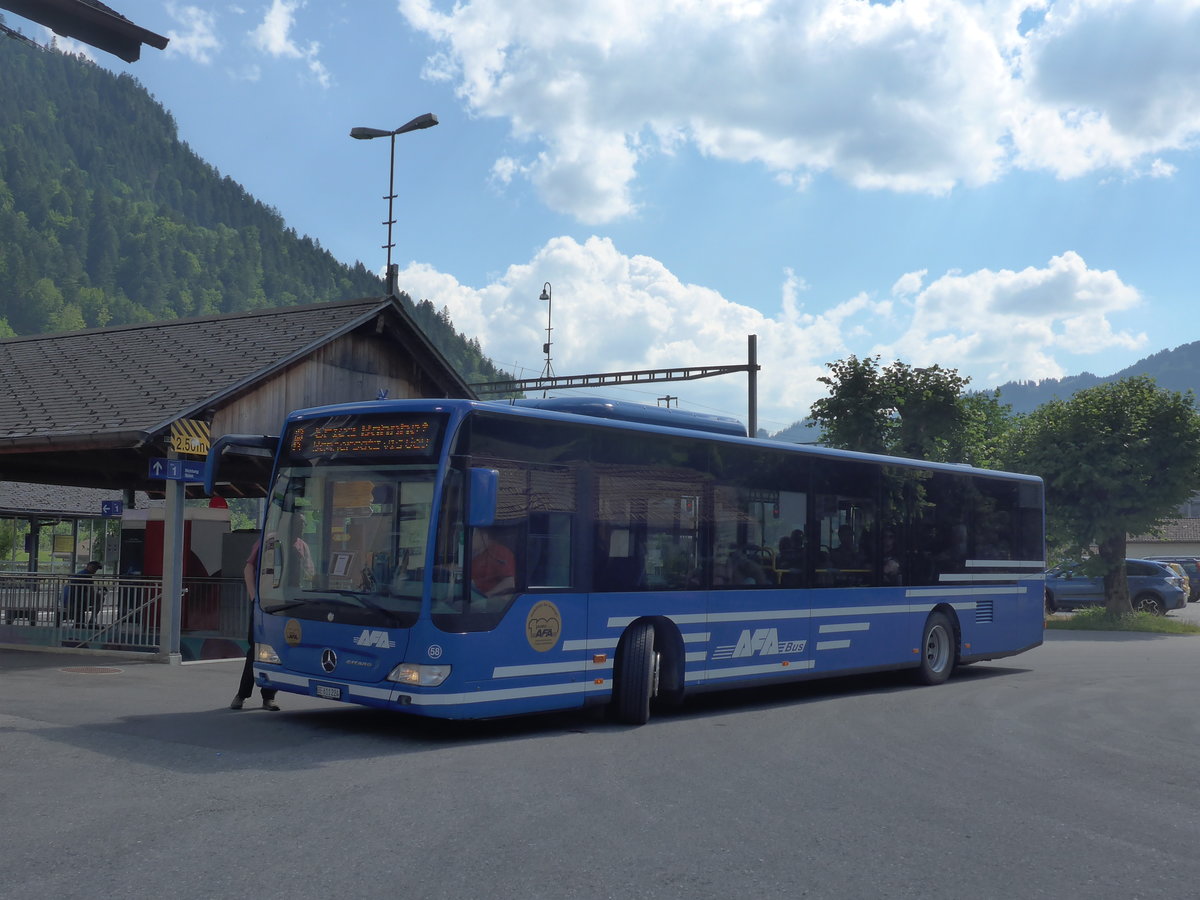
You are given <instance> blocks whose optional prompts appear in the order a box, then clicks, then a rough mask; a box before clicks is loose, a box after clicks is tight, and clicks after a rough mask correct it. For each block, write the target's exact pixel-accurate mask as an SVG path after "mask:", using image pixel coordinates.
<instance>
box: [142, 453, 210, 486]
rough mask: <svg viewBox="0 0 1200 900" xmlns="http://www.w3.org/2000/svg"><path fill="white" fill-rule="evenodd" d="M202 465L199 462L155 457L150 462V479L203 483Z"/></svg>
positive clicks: (202, 463) (201, 462)
mask: <svg viewBox="0 0 1200 900" xmlns="http://www.w3.org/2000/svg"><path fill="white" fill-rule="evenodd" d="M204 465H205V463H204V462H203V461H201V460H191V459H163V458H162V457H159V456H156V457H154V458H153V459H151V460H150V477H151V478H160V479H162V480H163V481H188V482H201V481H204Z"/></svg>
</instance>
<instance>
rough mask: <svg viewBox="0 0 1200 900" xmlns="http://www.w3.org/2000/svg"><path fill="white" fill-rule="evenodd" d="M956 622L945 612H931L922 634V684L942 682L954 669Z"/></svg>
mask: <svg viewBox="0 0 1200 900" xmlns="http://www.w3.org/2000/svg"><path fill="white" fill-rule="evenodd" d="M954 645H955V640H954V623H953V622H951V621H950V617H949V616H947V615H946V614H945V613H943V612H934V613H930V615H929V618H928V619H926V620H925V630H924V632H922V635H921V651H920V652H921V663H920V665H919V666H918V667H917V680H918V681H919V682H920V683H921V684H941V683H942V682H943V681H945V680H946V679H947V678H949V677H950V673H951V671H953V669H954V662H955V658H956V657H957V656H958V654H957V653H956V652H955V646H954Z"/></svg>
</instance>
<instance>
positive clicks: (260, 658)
mask: <svg viewBox="0 0 1200 900" xmlns="http://www.w3.org/2000/svg"><path fill="white" fill-rule="evenodd" d="M254 661H255V662H260V663H272V664H273V665H276V666H277V665H279V654H278V653H276V652H275V648H274V647H272V646H271V645H270V644H255V645H254Z"/></svg>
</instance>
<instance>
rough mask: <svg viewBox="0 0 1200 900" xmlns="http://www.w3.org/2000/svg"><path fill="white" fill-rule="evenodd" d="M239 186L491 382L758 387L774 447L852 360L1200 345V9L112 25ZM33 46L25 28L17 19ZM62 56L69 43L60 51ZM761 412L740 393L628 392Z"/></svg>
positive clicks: (199, 10) (749, 5) (143, 20)
mask: <svg viewBox="0 0 1200 900" xmlns="http://www.w3.org/2000/svg"><path fill="white" fill-rule="evenodd" d="M109 5H110V6H112V7H114V8H116V9H117V10H118V11H119V12H121V13H122V14H124V15H125V16H127V17H128V18H130V19H132V20H133V21H134V22H136V23H138V24H139V25H142V26H144V27H146V28H149V29H150V30H152V31H156V32H158V33H160V34H164V35H167V36H169V37H170V38H171V43H170V45H169V47H168V49H167V50H166V51H162V52H160V51H156V50H153V49H150V48H147V49H146V50H144V52H143V57H142V59H141V60H140V61H138V62H137V63H134V64H131V65H126V64H124V63H122V62H121V61H119V60H117V59H116V58H114V57H110V56H107V55H105V54H103V53H101V52H99V51H95V50H90V49H89V48H79V49H80V51H81V52H85V53H87V54H88V55H89V56H90V57H91V58H93V59H95V61H96V62H98V63H99V64H101V65H104V66H106V67H108V68H110V69H113V70H114V71H128V72H129V73H130V74H132V75H134V76H135V77H136V78H137V79H139V80H140V81H141V82H142V83H143V84H144V85H145V86H146V88H147V89H148V90H149V91H150V92H151V93H152V94H153V95H154V96H155V97H156V98H157V99H158V100H159V101H160V102H161V103H163V105H164V106H166V107H167V108H168V109H169V110H170V111H171V112H172V113H173V114H174V116H175V119H176V121H177V123H178V125H179V132H180V136H181V138H182V139H183V140H185V141H187V142H188V143H189V144H190V145H191V146H192V147H193V149H195V150H196V151H197V152H198V153H199V154H200V155H201V156H203V157H204V158H205V159H206V160H208V161H209V162H210V163H212V164H213V165H214V166H216V167H217V168H218V169H219V170H220V171H221V172H222V174H224V175H228V176H229V177H231V178H233V179H234V180H236V181H238V182H240V183H241V184H243V185H244V186H245V187H246V188H247V190H249V191H250V192H251V193H252V194H253V195H254V196H256V197H257V198H259V199H260V200H262V201H263V202H265V203H267V204H270V205H271V206H274V207H275V208H276V209H278V210H279V211H280V213H281V214H282V215H283V217H284V219H285V220H286V221H287V222H288V224H289V225H290V226H292V227H293V228H295V229H296V230H297V231H299V232H300V233H303V234H308V235H310V236H312V237H314V238H316V239H317V240H319V241H320V242H321V244H322V245H323V246H325V247H326V248H327V249H329V250H330V251H331V252H332V253H333V254H334V255H335V256H337V257H338V258H340V259H342V260H345V261H347V262H352V261H354V260H355V259H360V260H362V261H363V262H364V263H366V264H367V265H369V266H371V267H372V268H376V269H382V266H383V261H384V251H383V249H382V248H381V246H380V245H381V244H383V243H384V239H385V229H384V226H383V225H382V224H381V223H382V222H383V220H384V219H385V217H386V201H385V200H383V199H382V197H383V195H384V194H386V192H387V175H388V141H387V140H386V139H384V140H375V141H361V142H360V141H353V140H351V139H350V138H349V136H348V135H349V131H350V128H351V127H353V126H357V125H366V126H371V127H376V128H381V129H385V128H386V129H391V128H396V127H398V126H399V125H401V124H403V123H404V122H406V121H408V120H409V119H411V118H413V117H414V116H416V115H418V114H421V113H425V112H434V113H436V114H437V115H438V117H439V119H440V120H441V123H440V125H439V126H438V127H436V128H432V129H429V130H426V131H419V132H414V133H411V134H406V135H402V136H400V137H399V138H397V140H396V179H397V186H396V191H397V194H398V195H399V196H398V199H397V210H398V213H397V218H398V220H399V221H398V223H397V226H396V230H395V236H394V239H395V242H396V249H395V251H394V261H396V262H398V263H399V264H400V267H401V274H400V286H401V288H402V289H404V290H407V291H408V292H409V293H410V294H411V295H413V296H414V297H415V298H418V299H422V298H427V299H429V300H431V301H432V302H433V303H434V304H436V305H437V306H438V307H443V306H445V307H448V308H449V310H450V313H451V316H452V318H453V319H454V322H455V324H456V326H457V327H458V328H459V329H460V330H462V331H464V332H466V333H467V334H468V335H472V336H476V337H478V338H479V340H480V342H481V343H482V345H483V348H484V350H485V352H487V353H488V354H489V355H490V356H491V357H492V358H493V359H494V360H495V361H496V363H497V364H499V365H501V366H503V367H505V368H508V369H510V370H512V371H515V372H517V373H518V374H519V375H521V376H522V377H533V376H536V375H537V374H539V373H540V372H541V369H542V366H543V364H544V357H543V355H542V342H543V341H544V340H545V327H546V305H545V304H544V303H543V302H541V301H539V300H538V296H539V294H540V292H541V289H542V285H543V283H544V282H547V281H549V282H550V283H551V285H552V294H553V316H554V319H553V325H554V346H553V357H554V370H555V372H556V374H559V375H567V374H579V373H587V372H603V371H614V370H625V369H640V368H652V367H653V368H657V367H676V366H695V365H728V364H736V363H742V362H744V361H745V354H746V335H747V334H750V333H755V334H757V335H758V346H759V358H760V362H761V364H762V367H763V368H762V372H761V374H760V381H759V419H760V425H761V427H764V428H766V429H768V430H769V431H777V430H779V429H782V428H784V427H786V426H787V425H789V424H791V423H792V422H794V421H796V420H798V419H801V418H803V417H804V416H805V415H806V413H807V412H808V408H809V405H810V404H811V403H812V402H813V400H815V399H817V398H818V397H819V396H821V395H822V393H823V392H822V386H821V385H820V384H819V383H818V382H817V381H816V378H817V377H819V376H820V375H821V374H823V373H824V372H825V368H824V364H825V363H827V362H830V361H833V360H836V359H840V358H843V357H845V356H847V355H849V354H851V353H854V354H857V355H859V356H864V355H871V354H879V355H880V356H881V357H882V360H883V362H884V363H888V362H891V361H892V360H895V359H900V360H903V361H905V362H907V363H910V364H913V365H929V364H933V363H939V364H941V365H942V366H946V367H951V368H956V369H958V370H959V371H960V372H961V373H963V374H965V375H969V376H970V377H971V379H972V384H973V386H975V387H980V388H984V387H991V386H995V385H997V384H1000V383H1002V382H1004V381H1008V380H1012V379H1019V380H1025V379H1039V378H1045V377H1060V376H1063V375H1070V374H1077V373H1079V372H1081V371H1091V372H1094V373H1096V374H1100V375H1106V374H1111V373H1112V372H1115V371H1117V370H1119V369H1121V368H1123V367H1125V366H1127V365H1129V364H1131V363H1133V362H1135V361H1136V360H1138V359H1140V358H1142V357H1144V356H1146V355H1149V354H1150V353H1153V352H1156V351H1158V350H1162V349H1167V348H1172V347H1176V346H1179V345H1180V344H1183V343H1187V342H1190V341H1193V340H1197V339H1198V338H1200V333H1198V332H1200V329H1198V328H1197V327H1196V326H1195V325H1193V316H1194V313H1193V309H1194V298H1195V294H1196V287H1195V286H1196V284H1197V283H1198V282H1200V277H1198V276H1200V272H1198V269H1200V240H1198V237H1200V225H1198V224H1197V215H1196V209H1197V205H1198V204H1197V198H1198V197H1200V194H1198V191H1197V188H1198V187H1200V184H1198V176H1197V169H1198V163H1200V152H1198V150H1197V139H1198V137H1200V54H1197V53H1196V52H1195V47H1196V46H1200V0H1161V2H1160V0H1052V2H1037V0H1034V2H1023V0H978V2H951V0H896V2H892V3H868V2H863V0H605V2H604V3H595V2H566V0H459V2H458V3H457V4H455V3H453V2H445V0H398V2H397V0H348V2H331V0H319V2H318V0H308V2H300V0H260V2H245V0H243V2H240V3H224V2H220V0H217V2H211V3H204V4H200V5H193V4H188V3H186V2H165V3H164V2H161V0H160V2H151V0H110V3H109ZM9 18H10V24H17V25H22V26H23V27H24V30H25V31H26V32H27V33H29V34H31V35H33V36H35V37H36V36H38V35H37V34H36V32H37V31H38V29H37V27H36V26H32V25H29V23H22V22H20V21H19V20H18V21H17V22H15V23H14V22H13V21H12V18H13V17H11V16H10V17H9ZM60 46H73V45H70V44H69V43H68V44H65V43H64V42H61V41H60ZM608 393H612V394H615V395H618V396H620V397H622V398H623V399H630V400H641V401H643V402H650V403H653V402H655V399H656V397H659V396H663V395H666V394H671V395H673V396H677V397H679V398H680V400H679V403H680V405H681V406H683V407H685V408H689V409H694V410H698V411H713V412H721V413H726V414H730V415H736V416H738V417H744V415H745V405H746V399H745V397H746V384H745V378H744V376H728V377H724V378H716V379H709V380H706V381H697V382H685V383H674V384H662V385H649V386H644V387H642V388H639V389H637V390H636V391H634V390H624V391H620V392H617V391H609V392H608Z"/></svg>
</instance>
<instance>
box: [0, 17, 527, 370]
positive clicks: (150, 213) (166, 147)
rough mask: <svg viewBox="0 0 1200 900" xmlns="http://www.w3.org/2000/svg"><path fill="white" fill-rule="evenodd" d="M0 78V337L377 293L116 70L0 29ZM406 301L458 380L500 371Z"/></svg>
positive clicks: (429, 311) (369, 277)
mask: <svg viewBox="0 0 1200 900" xmlns="http://www.w3.org/2000/svg"><path fill="white" fill-rule="evenodd" d="M0 86H2V87H0V336H12V335H28V334H44V333H51V332H57V331H72V330H76V329H81V328H95V327H101V326H105V325H125V324H129V323H135V322H148V321H157V320H162V319H172V318H180V317H185V316H198V315H209V314H216V313H228V312H241V311H245V310H252V309H266V308H272V307H277V306H290V305H295V304H300V303H317V302H322V301H336V300H345V299H351V298H360V297H371V296H382V294H383V291H384V286H383V283H382V281H381V280H380V279H379V278H378V277H376V276H375V275H374V274H372V273H371V272H370V271H368V270H367V269H366V268H365V267H364V266H363V265H362V263H356V264H355V265H354V266H352V267H351V266H346V265H344V264H342V263H341V262H339V261H338V260H336V259H334V258H333V256H331V255H330V254H329V253H328V252H327V251H326V250H324V249H322V247H321V245H320V243H319V242H318V241H315V240H313V239H312V238H309V237H308V236H307V235H305V236H301V235H297V234H296V232H295V231H294V230H293V229H291V228H288V227H287V225H286V224H285V223H284V221H283V219H282V218H281V217H280V215H279V213H278V212H277V211H276V210H274V209H272V208H271V207H269V206H266V205H265V204H263V203H261V202H259V201H258V200H255V199H254V198H253V197H251V196H250V195H249V194H248V193H247V192H246V191H245V189H244V188H243V187H242V186H241V185H240V184H238V183H237V182H236V181H234V180H233V179H232V178H230V177H228V176H222V175H221V174H220V173H219V172H218V171H217V170H216V169H215V168H213V167H212V166H211V165H209V164H208V163H206V162H205V161H204V160H202V159H200V157H198V156H197V155H196V154H195V153H194V152H193V151H192V150H191V148H189V147H188V145H187V144H185V143H183V142H182V141H180V140H179V137H178V134H177V131H176V126H175V120H174V119H173V118H172V116H171V114H170V113H169V112H167V110H165V109H163V107H162V106H161V105H160V104H158V103H157V102H156V101H155V100H154V98H153V97H151V96H150V94H149V93H147V91H146V90H145V88H143V87H142V86H141V85H140V84H139V83H138V82H137V81H136V80H135V79H134V78H132V77H131V76H129V75H119V76H118V75H114V74H112V73H111V72H108V71H107V70H105V69H102V68H101V67H99V66H97V65H95V64H93V63H90V62H88V61H86V60H84V59H82V58H80V57H76V56H71V55H68V54H63V53H59V52H57V51H55V50H39V49H36V48H34V47H30V46H28V45H25V44H22V43H19V42H17V41H13V40H0ZM406 299H407V298H406ZM407 305H408V307H409V309H410V310H411V311H412V312H413V315H414V317H415V318H416V320H417V322H418V324H419V325H420V326H421V327H422V328H423V329H424V331H425V333H426V335H427V336H428V337H429V338H430V340H432V341H433V343H434V344H435V345H437V346H438V348H439V349H440V350H441V351H442V352H443V353H444V354H445V355H446V357H447V358H448V359H449V361H450V362H451V363H452V364H454V365H455V366H457V367H458V369H459V371H460V372H461V374H462V375H463V377H464V379H465V380H467V381H469V382H470V381H485V380H489V379H492V378H507V377H509V376H508V375H507V374H506V373H503V372H500V371H499V370H497V369H496V367H495V366H493V365H492V363H491V361H490V360H488V359H486V358H485V357H484V356H483V354H482V353H481V352H480V348H479V344H478V341H473V340H468V339H467V338H466V337H465V336H463V335H461V334H458V333H456V332H455V330H454V327H453V324H452V323H451V322H450V318H449V315H448V314H447V313H446V312H445V311H444V310H443V311H441V312H439V311H438V310H437V309H435V307H434V306H433V304H432V303H430V302H428V301H422V302H421V303H418V304H416V305H415V306H414V305H413V304H412V302H411V301H408V304H407Z"/></svg>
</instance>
